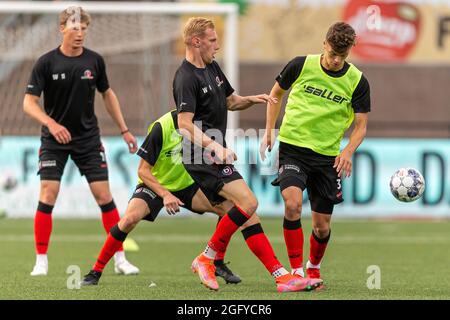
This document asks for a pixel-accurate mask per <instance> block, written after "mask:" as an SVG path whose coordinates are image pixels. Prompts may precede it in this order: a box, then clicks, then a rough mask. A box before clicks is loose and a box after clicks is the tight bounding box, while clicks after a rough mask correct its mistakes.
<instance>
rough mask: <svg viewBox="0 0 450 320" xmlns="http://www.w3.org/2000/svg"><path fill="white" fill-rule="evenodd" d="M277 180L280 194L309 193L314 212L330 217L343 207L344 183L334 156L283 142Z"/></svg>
mask: <svg viewBox="0 0 450 320" xmlns="http://www.w3.org/2000/svg"><path fill="white" fill-rule="evenodd" d="M279 150H280V154H279V160H280V164H279V169H278V177H277V178H276V179H275V180H274V181H273V182H272V185H274V186H280V190H281V191H283V190H284V189H286V188H288V187H291V186H295V187H298V188H300V189H301V190H305V189H306V190H307V191H308V197H309V200H310V201H311V209H312V210H313V211H315V212H319V213H327V214H331V213H332V212H333V207H334V205H335V204H338V203H341V202H342V201H344V200H343V198H342V180H341V178H339V177H338V175H337V172H336V169H335V168H333V165H334V160H335V158H336V157H334V156H325V155H322V154H319V153H316V152H314V151H312V150H311V149H308V148H302V147H297V146H294V145H291V144H287V143H284V142H280V148H279Z"/></svg>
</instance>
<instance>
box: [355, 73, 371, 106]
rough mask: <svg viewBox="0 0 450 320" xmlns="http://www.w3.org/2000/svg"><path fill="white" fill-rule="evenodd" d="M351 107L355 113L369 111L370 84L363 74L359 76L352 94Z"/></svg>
mask: <svg viewBox="0 0 450 320" xmlns="http://www.w3.org/2000/svg"><path fill="white" fill-rule="evenodd" d="M352 107H353V111H354V112H355V113H365V112H369V111H370V86H369V81H367V79H366V77H364V75H362V76H361V79H360V80H359V83H358V85H357V86H356V89H355V91H354V92H353V96H352Z"/></svg>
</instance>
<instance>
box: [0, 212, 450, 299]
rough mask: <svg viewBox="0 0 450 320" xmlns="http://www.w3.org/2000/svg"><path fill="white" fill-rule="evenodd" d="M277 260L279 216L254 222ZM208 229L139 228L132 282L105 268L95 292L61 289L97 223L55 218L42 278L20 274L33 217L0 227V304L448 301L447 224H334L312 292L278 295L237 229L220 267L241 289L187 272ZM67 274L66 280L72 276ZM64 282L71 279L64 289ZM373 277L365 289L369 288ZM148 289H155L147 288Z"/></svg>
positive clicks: (93, 252) (87, 249) (94, 243)
mask: <svg viewBox="0 0 450 320" xmlns="http://www.w3.org/2000/svg"><path fill="white" fill-rule="evenodd" d="M261 220H262V224H263V228H264V230H265V232H266V234H267V236H268V237H269V239H270V241H271V242H272V245H273V247H274V250H275V252H276V254H277V256H278V258H279V259H280V261H281V262H282V263H283V264H284V265H285V266H286V267H288V266H289V261H288V258H287V254H286V248H285V245H284V240H283V235H282V217H278V218H266V217H263V218H262V219H261ZM215 225H216V219H215V218H213V217H212V216H211V217H180V218H159V219H158V220H157V221H156V222H155V223H149V222H142V223H141V224H139V225H138V227H137V229H135V230H134V231H133V232H132V233H131V238H133V239H134V240H136V242H137V243H138V244H139V246H140V251H139V252H129V253H127V257H128V259H129V260H130V261H131V262H132V263H134V264H135V265H137V266H138V267H139V268H140V269H141V273H140V275H138V276H118V275H115V274H114V270H113V266H112V263H109V264H108V266H107V267H106V269H105V272H104V273H103V276H102V278H101V280H100V284H99V285H98V286H96V287H82V288H81V289H79V290H78V289H68V287H67V283H68V281H69V284H70V283H74V282H73V278H69V277H70V276H71V274H68V273H66V272H67V269H68V267H69V266H71V265H74V266H79V267H80V268H81V276H82V275H84V274H86V273H87V272H88V271H89V269H90V268H91V267H92V265H93V263H94V262H95V259H96V256H97V254H98V252H99V250H100V248H101V246H102V245H103V241H104V231H103V228H102V226H101V222H100V221H99V220H64V219H62V220H61V219H60V220H58V219H55V220H54V222H53V234H52V237H51V243H50V249H49V275H48V276H46V277H31V276H30V275H29V273H30V271H31V269H32V267H33V265H34V261H35V253H34V242H33V239H34V236H33V220H32V219H2V220H0V243H1V246H0V257H1V259H0V260H1V263H0V275H1V279H2V280H1V290H0V299H52V300H54V299H180V300H184V299H190V300H191V299H202V300H208V299H233V300H246V299H256V300H266V299H270V300H278V299H282V300H289V299H295V300H306V299H450V277H449V276H448V275H449V266H450V254H449V252H450V251H449V245H450V232H449V230H450V222H449V221H408V222H404V221H403V222H400V221H374V220H357V221H355V220H353V221H350V220H334V221H333V225H332V236H331V241H330V244H329V246H328V249H327V252H326V255H325V258H324V261H323V262H322V277H323V279H324V281H325V284H326V289H325V290H323V291H320V292H299V293H289V294H279V293H277V292H276V288H275V284H274V280H273V279H272V278H271V277H270V275H269V274H268V273H267V271H266V270H265V269H264V267H263V265H262V264H261V263H260V262H259V260H257V258H256V257H255V256H253V254H252V253H251V252H250V250H249V249H248V248H247V246H246V244H245V242H244V240H243V237H242V234H241V233H240V232H237V233H236V234H235V235H234V236H233V239H232V240H231V242H230V246H229V249H228V253H227V256H226V257H225V260H226V261H231V264H230V268H231V269H232V270H233V271H234V272H236V273H237V274H239V275H240V276H241V278H242V280H243V281H242V283H240V284H238V285H230V284H229V285H225V283H224V281H222V279H219V284H220V285H221V287H220V290H219V291H218V292H212V291H209V290H207V289H205V288H204V287H203V286H201V285H200V284H199V279H198V277H197V275H194V274H192V273H191V271H190V264H191V261H192V260H193V258H194V257H195V256H196V255H197V254H198V253H199V252H200V251H201V250H202V249H203V248H204V246H205V244H206V242H207V241H208V239H209V237H210V235H211V234H212V232H213V230H214V228H215ZM303 227H304V232H305V252H304V257H305V260H306V259H307V256H308V253H309V248H308V245H309V235H310V230H311V221H310V220H308V219H303ZM370 266H378V267H379V268H380V269H379V270H380V272H381V273H380V275H381V281H380V285H381V287H380V289H369V288H368V287H367V282H368V279H369V277H371V275H372V273H368V268H369V271H371V268H370ZM72 276H73V275H72ZM71 280H72V282H71ZM372 280H373V279H372V278H370V279H369V283H372V284H374V283H375V282H374V281H372ZM152 283H154V284H155V285H152V286H150V285H151V284H152Z"/></svg>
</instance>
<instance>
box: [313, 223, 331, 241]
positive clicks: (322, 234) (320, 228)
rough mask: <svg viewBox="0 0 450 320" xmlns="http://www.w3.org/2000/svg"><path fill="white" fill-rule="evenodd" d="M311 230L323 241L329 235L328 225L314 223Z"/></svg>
mask: <svg viewBox="0 0 450 320" xmlns="http://www.w3.org/2000/svg"><path fill="white" fill-rule="evenodd" d="M313 230H314V233H315V234H316V236H318V237H319V238H320V239H323V238H326V237H328V235H329V234H330V225H329V224H328V223H316V224H314V225H313Z"/></svg>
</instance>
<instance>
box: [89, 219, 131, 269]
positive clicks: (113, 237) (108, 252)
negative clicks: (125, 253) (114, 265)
mask: <svg viewBox="0 0 450 320" xmlns="http://www.w3.org/2000/svg"><path fill="white" fill-rule="evenodd" d="M126 237H127V234H126V233H125V232H123V231H121V230H120V229H119V227H118V225H115V226H114V227H112V228H111V232H110V233H109V234H108V237H106V241H105V243H104V244H103V248H102V250H101V251H100V254H99V255H98V258H97V261H96V262H95V264H94V267H93V268H92V269H93V270H95V271H98V272H102V271H103V269H104V268H105V266H106V264H107V263H108V262H109V260H111V258H112V256H113V255H114V254H115V253H116V252H117V251H119V248H121V247H122V243H123V241H125V238H126Z"/></svg>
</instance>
